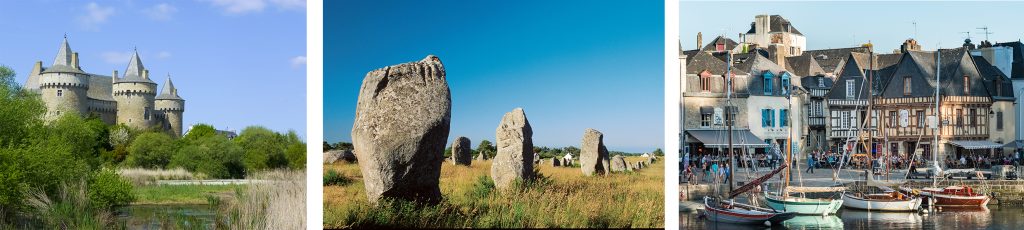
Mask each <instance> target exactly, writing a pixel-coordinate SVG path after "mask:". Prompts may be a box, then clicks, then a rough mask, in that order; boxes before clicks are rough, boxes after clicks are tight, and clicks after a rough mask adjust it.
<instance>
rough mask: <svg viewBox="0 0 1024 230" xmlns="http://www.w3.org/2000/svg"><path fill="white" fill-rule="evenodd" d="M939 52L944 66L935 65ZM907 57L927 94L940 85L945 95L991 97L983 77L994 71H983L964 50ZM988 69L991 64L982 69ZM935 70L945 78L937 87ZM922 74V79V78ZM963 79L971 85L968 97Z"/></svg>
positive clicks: (894, 83)
mask: <svg viewBox="0 0 1024 230" xmlns="http://www.w3.org/2000/svg"><path fill="white" fill-rule="evenodd" d="M936 52H939V55H940V56H941V58H942V60H941V63H936V60H935V58H936V57H935V53H936ZM905 55H908V56H909V58H908V59H906V60H909V61H910V62H911V63H909V64H911V65H914V66H916V67H917V68H918V69H919V70H920V72H916V71H915V72H910V73H913V74H916V75H918V76H919V77H918V78H923V79H924V81H925V82H926V83H927V85H926V86H927V88H928V89H927V90H926V91H931V90H933V89H934V88H935V87H936V85H938V88H939V89H941V90H942V91H941V94H942V95H947V96H949V95H952V96H990V95H989V92H988V89H987V87H989V86H987V85H989V84H988V83H986V82H985V77H983V76H984V74H983V73H982V71H992V70H982V69H983V68H980V67H979V66H978V65H977V63H976V62H975V59H974V58H973V57H971V56H970V54H969V53H968V52H967V50H966V49H964V48H955V49H940V50H939V51H908V52H907V53H906V54H905ZM965 62H967V63H965ZM986 65H987V66H991V64H988V63H987V62H985V63H982V65H981V66H986ZM898 66H903V65H898ZM936 67H938V68H940V69H941V70H942V75H941V76H940V80H941V82H940V83H939V84H936V82H935V71H936ZM995 71H998V70H995ZM901 72H902V71H901ZM922 74H923V76H921V75H922ZM963 76H968V80H970V81H971V84H970V86H971V90H970V92H969V94H966V93H965V92H964V78H963ZM902 84H903V83H902V82H901V81H892V82H891V83H890V84H888V85H887V86H885V87H886V88H891V87H902V86H903V85H902ZM992 89H994V88H992ZM914 90H918V89H914ZM932 92H934V91H932ZM1011 93H1012V92H1011Z"/></svg>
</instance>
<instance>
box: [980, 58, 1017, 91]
mask: <svg viewBox="0 0 1024 230" xmlns="http://www.w3.org/2000/svg"><path fill="white" fill-rule="evenodd" d="M971 58H972V59H974V64H975V65H977V66H978V70H979V71H981V77H982V79H984V82H985V90H987V91H988V93H989V94H990V95H992V97H993V98H998V99H1009V100H1013V98H1014V97H1013V85H1012V81H1011V80H1010V78H1008V77H1006V74H1003V71H999V68H996V67H995V66H993V65H992V64H991V63H989V62H988V60H985V58H984V57H981V56H971ZM999 79H1002V80H999ZM998 83H1001V84H998Z"/></svg>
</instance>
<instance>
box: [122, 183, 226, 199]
mask: <svg viewBox="0 0 1024 230" xmlns="http://www.w3.org/2000/svg"><path fill="white" fill-rule="evenodd" d="M244 187H245V186H244V185H150V186H138V187H135V195H136V197H137V198H138V200H136V201H135V203H133V204H209V203H210V199H211V197H223V196H233V195H234V194H235V190H236V189H240V188H244Z"/></svg>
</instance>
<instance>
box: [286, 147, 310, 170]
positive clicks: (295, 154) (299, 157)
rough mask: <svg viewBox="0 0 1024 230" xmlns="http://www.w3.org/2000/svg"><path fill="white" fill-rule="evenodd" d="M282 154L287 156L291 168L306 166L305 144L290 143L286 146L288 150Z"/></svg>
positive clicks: (303, 167)
mask: <svg viewBox="0 0 1024 230" xmlns="http://www.w3.org/2000/svg"><path fill="white" fill-rule="evenodd" d="M284 155H285V156H287V157H288V167H290V168H292V169H305V168H306V144H304V143H295V144H291V145H289V146H288V150H286V151H285V152H284Z"/></svg>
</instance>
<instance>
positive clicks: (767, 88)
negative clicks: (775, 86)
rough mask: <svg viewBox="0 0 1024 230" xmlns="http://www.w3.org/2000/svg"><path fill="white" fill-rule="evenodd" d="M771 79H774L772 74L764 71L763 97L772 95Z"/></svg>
mask: <svg viewBox="0 0 1024 230" xmlns="http://www.w3.org/2000/svg"><path fill="white" fill-rule="evenodd" d="M772 77H775V75H774V74H772V72H771V71H765V72H764V81H763V85H764V95H765V96H771V95H772Z"/></svg>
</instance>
